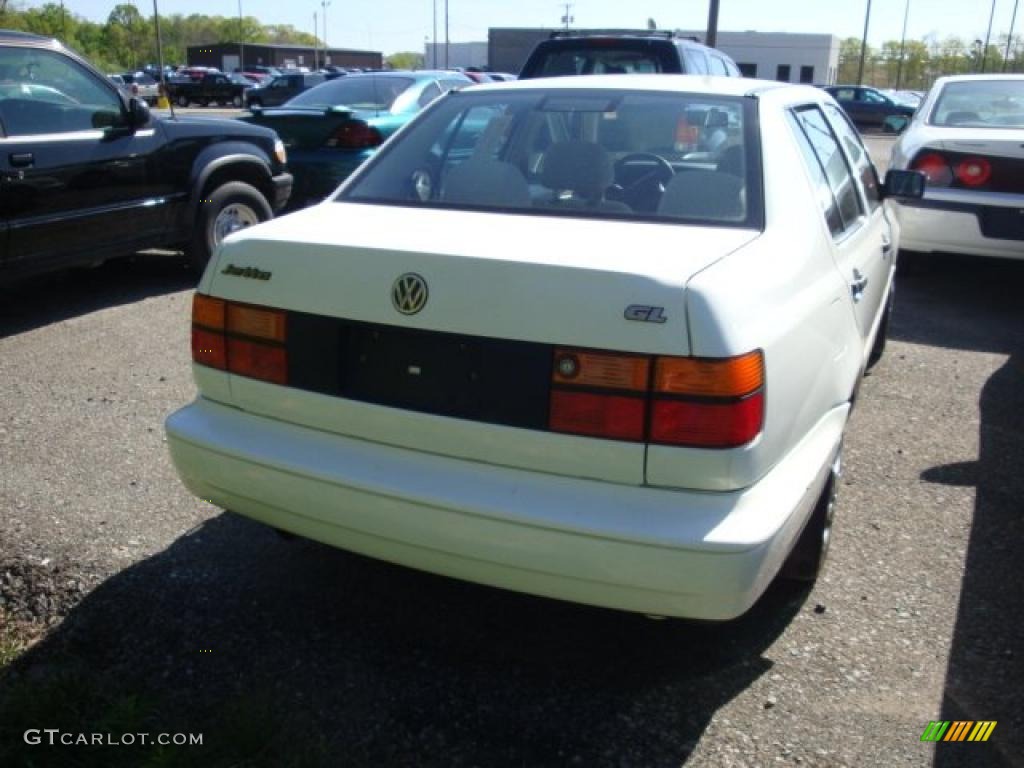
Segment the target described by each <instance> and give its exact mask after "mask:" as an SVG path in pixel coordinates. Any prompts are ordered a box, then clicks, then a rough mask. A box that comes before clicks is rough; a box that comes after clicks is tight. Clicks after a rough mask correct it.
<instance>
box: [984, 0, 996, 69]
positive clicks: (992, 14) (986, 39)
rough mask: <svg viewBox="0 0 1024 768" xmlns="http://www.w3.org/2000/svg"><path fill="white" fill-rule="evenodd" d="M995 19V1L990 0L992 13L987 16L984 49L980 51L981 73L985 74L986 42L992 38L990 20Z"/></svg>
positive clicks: (986, 60)
mask: <svg viewBox="0 0 1024 768" xmlns="http://www.w3.org/2000/svg"><path fill="white" fill-rule="evenodd" d="M995 17H996V0H992V12H991V13H990V14H989V15H988V31H987V32H986V33H985V47H984V48H983V49H982V50H981V71H982V73H984V72H985V64H986V63H987V62H988V41H989V39H991V37H992V20H993V19H994V18H995Z"/></svg>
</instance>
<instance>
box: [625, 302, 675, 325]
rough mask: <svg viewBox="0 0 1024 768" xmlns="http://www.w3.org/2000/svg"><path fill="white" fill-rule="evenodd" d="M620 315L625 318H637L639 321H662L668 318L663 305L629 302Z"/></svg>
mask: <svg viewBox="0 0 1024 768" xmlns="http://www.w3.org/2000/svg"><path fill="white" fill-rule="evenodd" d="M622 315H623V317H625V318H626V319H627V320H638V321H640V322H641V323H664V322H665V321H666V320H668V318H667V317H665V308H664V307H648V306H646V305H644V304H630V305H629V306H628V307H626V311H625V312H623V313H622Z"/></svg>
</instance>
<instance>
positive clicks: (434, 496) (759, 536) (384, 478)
mask: <svg viewBox="0 0 1024 768" xmlns="http://www.w3.org/2000/svg"><path fill="white" fill-rule="evenodd" d="M846 414H847V409H846V408H845V407H843V408H838V409H836V410H835V411H833V412H832V413H830V414H829V416H827V417H826V418H825V419H823V420H822V422H820V423H819V425H818V427H817V428H816V429H815V431H814V433H813V434H812V435H811V436H809V437H808V438H806V439H805V440H804V441H803V442H802V443H801V444H800V446H798V447H797V448H796V449H794V450H793V451H792V452H791V453H790V455H789V456H787V457H786V459H784V460H783V462H781V463H780V464H779V465H778V466H776V467H775V468H774V469H773V470H772V471H771V472H770V473H769V474H768V475H766V476H765V477H764V478H763V479H762V480H761V481H760V482H759V483H758V484H757V485H756V486H754V487H752V488H748V489H745V490H742V491H736V492H730V493H707V492H687V491H677V490H664V489H657V488H645V487H631V486H623V485H615V484H611V483H603V482H598V481H593V480H581V479H577V478H570V477H562V476H556V475H548V474H543V473H539V472H528V471H524V470H517V469H509V468H503V467H497V466H493V465H487V464H481V463H479V462H473V461H464V460H457V459H451V458H446V457H441V456H436V455H432V454H426V453H420V452H417V451H411V450H406V449H399V448H393V447H390V446H385V445H381V444H377V443H370V442H366V441H362V440H355V439H351V438H346V437H342V436H338V435H333V434H329V433H325V432H321V431H318V430H314V429H309V428H305V427H298V426H294V425H290V424H285V423H282V422H278V421H274V420H271V419H266V418H263V417H258V416H253V415H251V414H247V413H245V412H243V411H240V410H237V409H235V408H230V407H227V406H223V405H220V404H217V403H214V402H212V401H210V400H206V399H204V398H200V399H198V400H196V401H195V402H194V403H192V404H191V405H189V406H187V407H185V408H183V409H181V410H180V411H178V412H176V413H174V414H172V415H171V416H170V417H169V418H168V419H167V424H166V429H167V436H168V445H169V448H170V453H171V458H172V460H173V462H174V465H175V467H176V468H177V470H178V473H179V474H180V476H181V478H182V479H183V481H184V483H185V485H186V486H188V488H189V490H191V491H192V492H193V493H195V494H196V495H197V496H199V497H201V498H204V499H207V500H210V501H212V502H213V503H215V504H217V505H219V506H221V507H223V508H225V509H230V510H233V511H235V512H238V513H240V514H243V515H246V516H248V517H251V518H253V519H255V520H259V521H261V522H264V523H266V524H268V525H271V526H274V527H277V528H281V529H284V530H288V531H292V532H294V533H297V534H299V535H302V536H306V537H308V538H311V539H315V540H318V541H321V542H324V543H326V544H329V545H332V546H336V547H339V548H342V549H346V550H351V551H354V552H359V553H362V554H365V555H368V556H370V557H375V558H379V559H381V560H387V561H391V562H394V563H399V564H402V565H406V566H410V567H413V568H418V569H421V570H425V571H431V572H434V573H439V574H443V575H446V576H452V577H455V578H460V579H465V580H468V581H474V582H478V583H482V584H489V585H492V586H497V587H502V588H506V589H512V590H516V591H520V592H526V593H531V594H536V595H542V596H546V597H552V598H558V599H563V600H569V601H572V602H579V603H586V604H591V605H599V606H604V607H609V608H616V609H621V610H627V611H637V612H642V613H653V614H661V615H666V616H684V617H693V618H700V619H710V620H724V619H731V618H734V617H736V616H739V615H741V614H742V613H744V612H745V611H746V610H747V609H748V608H750V607H751V606H752V605H753V604H754V602H755V601H756V600H757V598H758V597H759V596H760V595H761V593H762V592H763V591H764V589H765V588H766V587H767V586H768V584H769V583H770V582H771V580H772V579H773V578H774V576H775V574H776V573H777V571H778V569H779V567H780V565H781V563H782V561H783V560H784V558H785V556H786V554H787V553H788V552H789V550H790V549H791V547H792V544H793V542H794V540H795V538H796V536H797V535H798V534H799V532H800V530H801V528H802V527H803V525H804V522H805V521H806V519H807V517H808V515H809V514H810V510H811V507H812V506H813V504H814V501H815V500H816V498H817V496H818V494H819V493H820V490H821V488H822V487H823V485H824V480H825V473H826V471H827V468H828V466H829V464H830V463H831V459H832V456H833V453H834V450H835V446H836V445H837V444H838V440H839V437H840V435H841V432H842V428H843V425H844V424H845V420H846Z"/></svg>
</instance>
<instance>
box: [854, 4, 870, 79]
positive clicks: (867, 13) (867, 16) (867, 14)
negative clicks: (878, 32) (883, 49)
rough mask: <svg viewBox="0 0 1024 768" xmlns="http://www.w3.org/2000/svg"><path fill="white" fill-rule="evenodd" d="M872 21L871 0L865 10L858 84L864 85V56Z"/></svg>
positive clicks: (858, 66)
mask: <svg viewBox="0 0 1024 768" xmlns="http://www.w3.org/2000/svg"><path fill="white" fill-rule="evenodd" d="M870 21H871V0H868V9H867V10H866V11H865V12H864V37H862V38H861V40H860V63H859V64H858V65H857V85H864V56H865V54H866V53H867V51H868V23H869V22H870Z"/></svg>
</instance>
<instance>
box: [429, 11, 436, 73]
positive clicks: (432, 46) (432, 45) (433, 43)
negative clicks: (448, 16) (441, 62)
mask: <svg viewBox="0 0 1024 768" xmlns="http://www.w3.org/2000/svg"><path fill="white" fill-rule="evenodd" d="M433 5H434V36H433V37H432V38H430V53H431V59H432V63H431V67H430V68H431V69H437V0H434V3H433Z"/></svg>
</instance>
